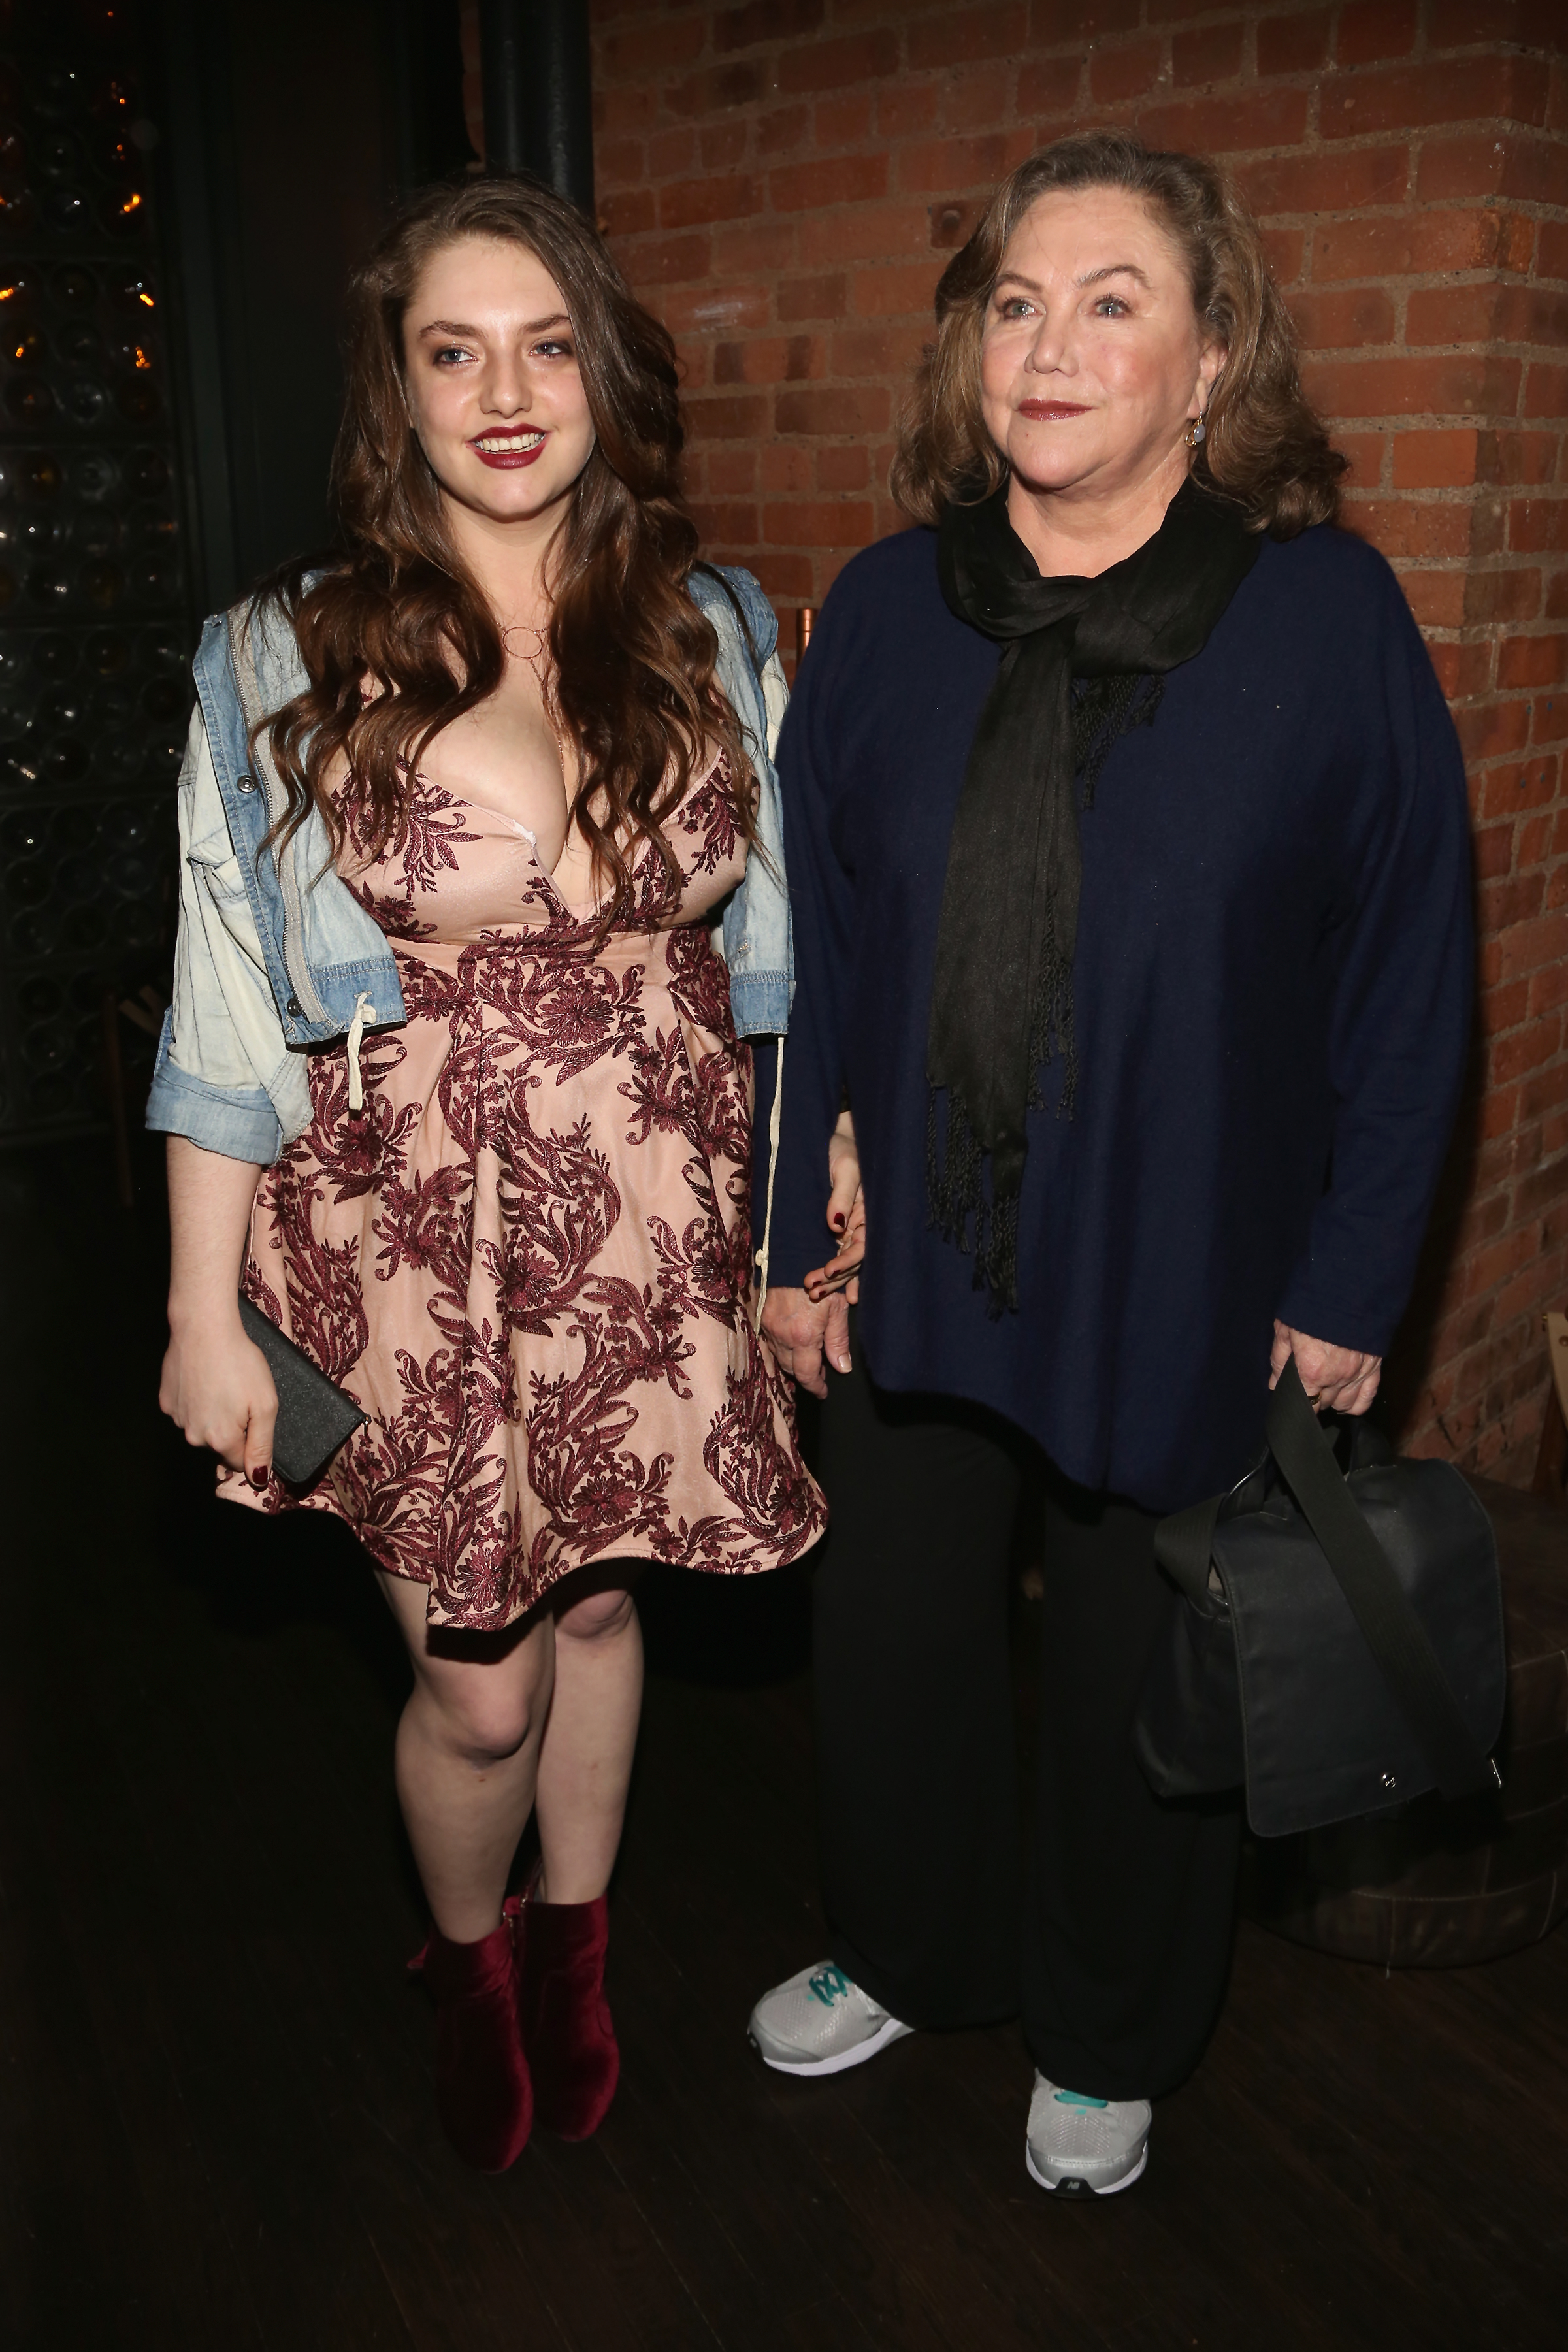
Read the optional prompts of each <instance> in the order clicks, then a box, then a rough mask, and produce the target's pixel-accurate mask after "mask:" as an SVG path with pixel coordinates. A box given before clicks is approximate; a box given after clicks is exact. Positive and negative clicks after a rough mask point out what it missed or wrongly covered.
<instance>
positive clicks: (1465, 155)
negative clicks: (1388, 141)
mask: <svg viewBox="0 0 1568 2352" xmlns="http://www.w3.org/2000/svg"><path fill="white" fill-rule="evenodd" d="M1415 187H1416V194H1418V195H1419V196H1420V197H1421V199H1422V200H1423V202H1429V201H1431V200H1432V199H1434V198H1436V199H1438V200H1441V199H1442V198H1444V197H1447V196H1489V195H1500V196H1512V197H1516V198H1517V199H1518V200H1519V201H1520V202H1521V204H1531V205H1561V204H1568V152H1565V151H1564V149H1563V147H1562V145H1561V144H1560V143H1559V142H1556V141H1555V140H1551V139H1531V137H1529V136H1528V134H1527V133H1525V132H1522V131H1509V132H1507V133H1505V135H1504V136H1503V137H1501V138H1499V137H1497V136H1496V134H1495V133H1488V132H1478V133H1476V134H1475V135H1474V136H1472V137H1469V138H1460V139H1428V140H1426V141H1424V142H1423V143H1422V148H1421V164H1420V169H1419V172H1418V173H1417V174H1416V183H1415Z"/></svg>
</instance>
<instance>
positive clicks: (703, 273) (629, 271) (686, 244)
mask: <svg viewBox="0 0 1568 2352" xmlns="http://www.w3.org/2000/svg"><path fill="white" fill-rule="evenodd" d="M711 250H712V248H711V245H710V240H709V239H708V238H707V237H705V236H658V237H639V238H638V239H637V242H636V243H635V244H634V245H633V246H631V247H629V248H628V249H627V250H626V252H625V253H623V254H621V255H620V256H619V257H618V258H619V259H620V262H621V266H622V268H624V269H625V270H626V275H627V277H628V278H631V279H632V280H633V282H634V283H635V284H636V285H637V286H639V287H649V286H665V285H669V284H671V283H674V284H676V285H681V284H688V283H689V282H690V281H691V280H692V279H693V278H707V277H708V275H709V273H710V254H711Z"/></svg>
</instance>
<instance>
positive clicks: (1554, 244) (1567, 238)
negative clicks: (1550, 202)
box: [1535, 220, 1568, 278]
mask: <svg viewBox="0 0 1568 2352" xmlns="http://www.w3.org/2000/svg"><path fill="white" fill-rule="evenodd" d="M1535 271H1536V276H1537V277H1538V278H1568V220H1562V221H1542V224H1541V236H1540V241H1539V243H1538V244H1537V246H1536V249H1535Z"/></svg>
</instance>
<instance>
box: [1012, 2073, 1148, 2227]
mask: <svg viewBox="0 0 1568 2352" xmlns="http://www.w3.org/2000/svg"><path fill="white" fill-rule="evenodd" d="M1024 2160H1025V2162H1026V2164H1027V2166H1028V2168H1029V2178H1030V2179H1031V2180H1037V2181H1038V2182H1039V2184H1040V2187H1041V2188H1042V2189H1055V2190H1056V2191H1057V2193H1058V2196H1062V2197H1113V2196H1114V2195H1115V2194H1116V2191H1117V2190H1118V2189H1131V2186H1132V2183H1133V2182H1134V2181H1135V2180H1136V2179H1137V2178H1138V2175H1139V2174H1140V2173H1141V2172H1142V2169H1143V2167H1144V2166H1145V2165H1146V2164H1147V2163H1148V2161H1149V2102H1148V2100H1147V2099H1089V2098H1085V2097H1084V2096H1083V2095H1081V2094H1080V2093H1079V2092H1078V2091H1058V2088H1057V2086H1056V2084H1054V2083H1049V2082H1047V2080H1046V2077H1045V2076H1044V2075H1043V2074H1040V2073H1039V2072H1038V2071H1037V2072H1036V2074H1035V2095H1034V2097H1033V2098H1032V2099H1031V2100H1030V2101H1029V2136H1028V2138H1027V2139H1026V2142H1025V2143H1024Z"/></svg>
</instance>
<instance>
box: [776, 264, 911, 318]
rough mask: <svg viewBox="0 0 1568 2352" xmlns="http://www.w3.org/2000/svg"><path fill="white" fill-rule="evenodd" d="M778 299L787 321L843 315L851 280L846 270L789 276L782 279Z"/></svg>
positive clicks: (781, 313) (782, 315) (781, 315)
mask: <svg viewBox="0 0 1568 2352" xmlns="http://www.w3.org/2000/svg"><path fill="white" fill-rule="evenodd" d="M862 274H868V273H862ZM889 274H890V273H889ZM777 299H778V308H779V317H780V319H781V320H784V321H785V322H788V321H790V320H795V319H842V317H843V316H844V313H845V310H846V309H847V301H848V280H847V278H845V277H844V276H843V275H842V274H836V275H834V276H832V277H826V278H784V279H783V280H782V281H781V282H780V285H779V289H778V298H777Z"/></svg>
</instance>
